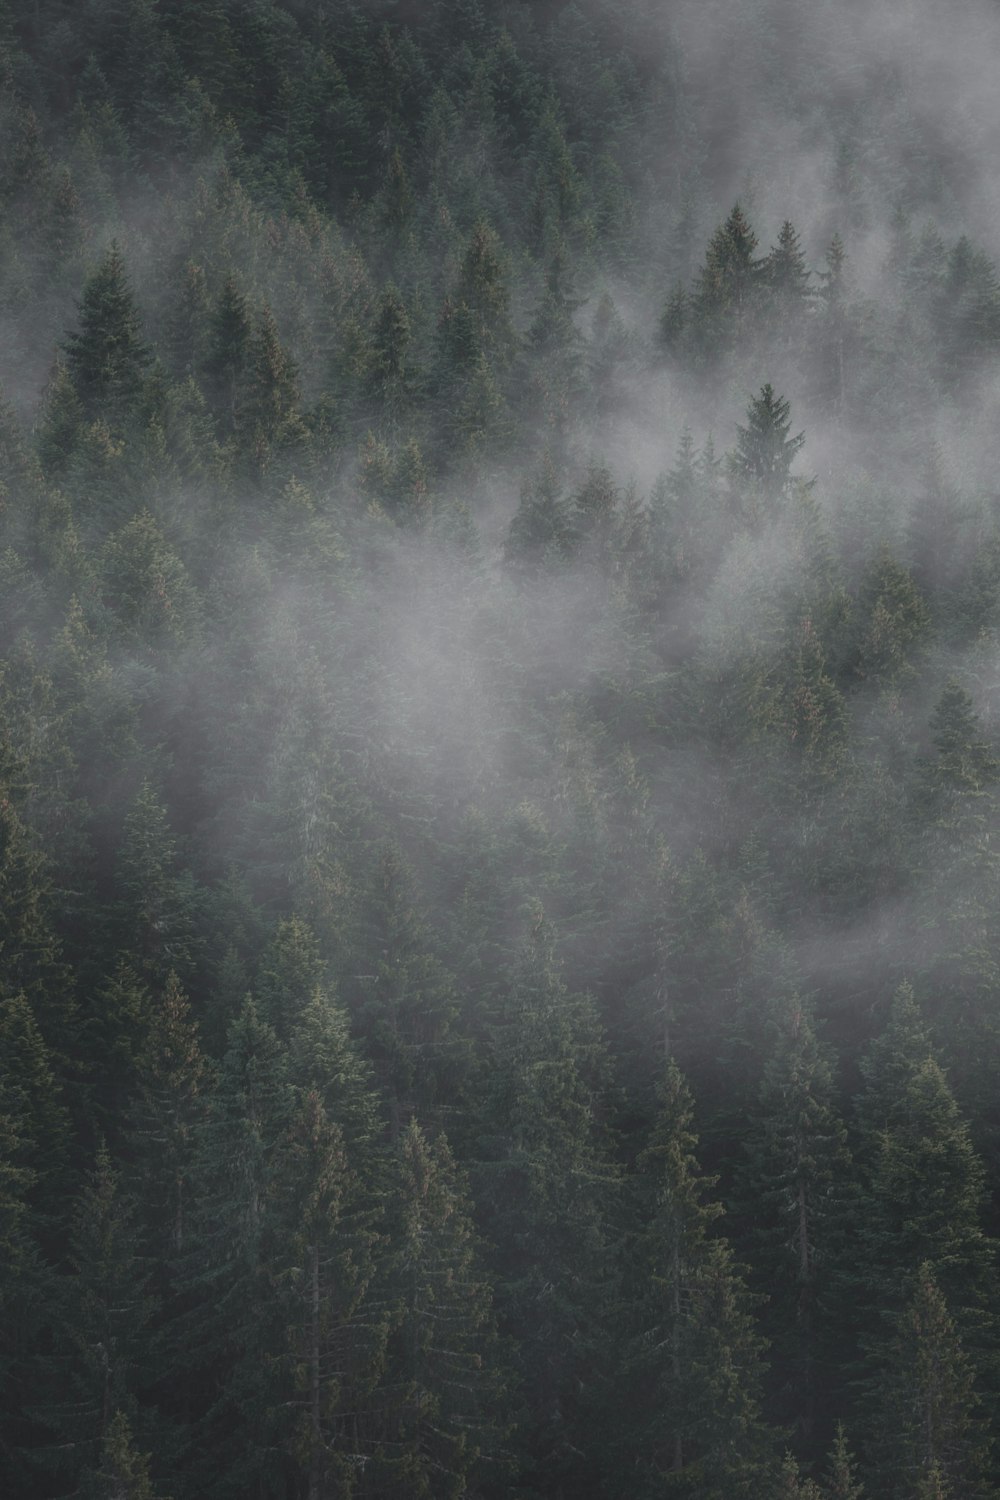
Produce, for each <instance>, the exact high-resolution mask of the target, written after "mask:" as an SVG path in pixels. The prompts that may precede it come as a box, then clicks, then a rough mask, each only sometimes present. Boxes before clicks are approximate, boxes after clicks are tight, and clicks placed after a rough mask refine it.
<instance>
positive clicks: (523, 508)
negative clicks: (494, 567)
mask: <svg viewBox="0 0 1000 1500" xmlns="http://www.w3.org/2000/svg"><path fill="white" fill-rule="evenodd" d="M561 490H562V484H561V482H560V479H559V475H558V473H557V471H556V466H555V464H554V462H553V460H552V457H551V455H550V454H546V456H545V459H544V460H543V463H542V467H541V470H540V472H539V474H538V476H537V477H536V478H534V479H533V480H529V481H527V482H526V483H525V484H524V485H523V486H522V489H521V499H520V503H519V505H518V508H517V511H516V513H515V515H514V518H513V520H512V521H511V523H510V531H509V533H508V536H507V542H506V546H505V548H504V558H505V561H506V563H507V566H508V567H509V568H510V569H511V571H512V572H514V573H515V574H519V575H521V576H522V577H530V576H531V575H532V574H534V573H538V572H544V571H546V570H548V569H550V568H553V567H556V566H557V565H558V564H559V563H560V562H564V561H565V560H566V559H567V558H568V557H569V556H570V555H571V552H572V548H573V542H574V535H575V528H574V524H573V516H572V512H571V510H570V507H569V504H568V502H567V500H565V499H564V498H563V496H562V494H561Z"/></svg>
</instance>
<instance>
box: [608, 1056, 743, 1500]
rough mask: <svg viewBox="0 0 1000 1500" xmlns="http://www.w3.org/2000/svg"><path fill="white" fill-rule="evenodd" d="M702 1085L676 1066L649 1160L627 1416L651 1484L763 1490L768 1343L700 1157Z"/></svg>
mask: <svg viewBox="0 0 1000 1500" xmlns="http://www.w3.org/2000/svg"><path fill="white" fill-rule="evenodd" d="M692 1113H693V1106H692V1100H691V1095H690V1092H689V1090H688V1088H687V1085H686V1084H685V1083H684V1081H683V1079H682V1077H681V1074H680V1071H679V1069H678V1068H677V1065H676V1064H675V1063H674V1062H673V1060H671V1061H670V1062H669V1063H668V1066H667V1071H666V1077H665V1080H664V1083H663V1087H662V1090H661V1095H660V1107H659V1111H658V1114H657V1118H656V1122H655V1125H654V1128H653V1133H652V1137H651V1139H650V1142H649V1145H648V1146H647V1147H646V1148H645V1150H644V1151H643V1153H642V1155H641V1156H640V1158H639V1161H638V1164H637V1165H638V1169H639V1173H640V1178H639V1195H640V1197H639V1213H640V1216H641V1224H642V1228H641V1229H640V1232H639V1235H638V1238H637V1243H636V1256H635V1263H634V1265H633V1266H632V1267H631V1268H630V1280H631V1278H634V1281H633V1283H632V1284H633V1285H634V1297H635V1306H634V1315H633V1318H632V1319H631V1320H630V1328H629V1338H628V1341H627V1344H626V1346H625V1353H624V1367H623V1369H622V1372H621V1373H622V1378H623V1387H622V1390H621V1393H620V1399H621V1401H622V1407H621V1420H622V1422H623V1424H624V1426H623V1431H624V1432H625V1433H626V1434H627V1437H626V1441H627V1443H628V1444H629V1446H630V1447H631V1448H632V1449H633V1450H634V1451H635V1452H636V1454H637V1456H638V1461H637V1464H636V1468H637V1470H638V1473H639V1474H640V1475H641V1476H642V1478H641V1484H642V1488H641V1491H640V1492H641V1493H642V1494H649V1495H650V1496H652V1495H654V1494H657V1493H663V1492H664V1490H666V1492H667V1493H670V1492H671V1487H672V1488H673V1489H674V1490H676V1491H677V1492H678V1493H685V1492H690V1493H697V1494H698V1495H700V1496H704V1497H705V1500H709V1497H713V1500H714V1497H719V1500H722V1497H724V1496H727V1495H728V1496H741V1495H746V1496H747V1497H748V1500H749V1497H750V1496H751V1495H754V1494H759V1493H760V1489H759V1486H760V1484H761V1483H762V1482H763V1481H765V1480H766V1477H767V1474H768V1467H769V1458H768V1454H767V1444H766V1435H765V1430H764V1428H763V1426H762V1422H761V1416H760V1383H761V1375H762V1361H761V1352H762V1347H763V1341H762V1339H761V1338H760V1336H759V1335H758V1333H757V1332H756V1329H755V1328H754V1324H753V1316H752V1311H751V1305H752V1304H751V1302H750V1298H749V1296H748V1294H747V1291H746V1288H745V1286H744V1285H743V1282H742V1280H741V1278H740V1275H739V1272H738V1270H737V1268H736V1266H735V1265H734V1263H733V1258H732V1253H731V1251H730V1249H729V1247H728V1245H727V1244H726V1242H725V1241H724V1240H722V1239H720V1238H718V1237H716V1236H715V1234H714V1232H713V1230H712V1225H713V1223H714V1221H715V1220H716V1219H717V1218H718V1217H719V1216H720V1215H721V1213H722V1207H721V1205H720V1204H719V1203H716V1202H712V1201H711V1200H709V1199H708V1193H709V1192H710V1191H711V1189H712V1187H713V1186H714V1180H713V1179H711V1178H706V1177H704V1176H703V1175H702V1173H701V1172H700V1170H699V1168H698V1164H697V1161H696V1158H695V1155H694V1151H695V1146H696V1137H695V1135H694V1133H693V1130H692V1128H691V1127H692Z"/></svg>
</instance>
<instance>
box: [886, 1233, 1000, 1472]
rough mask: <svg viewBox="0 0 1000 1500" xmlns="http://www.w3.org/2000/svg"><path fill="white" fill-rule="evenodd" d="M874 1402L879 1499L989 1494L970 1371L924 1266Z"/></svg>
mask: <svg viewBox="0 0 1000 1500" xmlns="http://www.w3.org/2000/svg"><path fill="white" fill-rule="evenodd" d="M879 1396H880V1399H879V1404H878V1408H877V1411H876V1413H875V1415H876V1419H877V1427H876V1430H875V1432H874V1434H873V1438H872V1444H871V1470H872V1477H873V1479H874V1481H875V1482H876V1483H877V1484H878V1486H879V1488H878V1491H877V1492H878V1493H879V1494H885V1495H887V1496H889V1497H891V1500H896V1497H899V1500H904V1497H906V1500H908V1497H909V1496H911V1495H914V1494H916V1495H919V1496H924V1495H935V1494H938V1495H953V1496H956V1497H958V1496H965V1497H968V1500H980V1497H985V1496H987V1495H988V1494H991V1493H992V1490H991V1488H990V1487H989V1485H988V1484H987V1482H986V1470H987V1465H988V1454H989V1448H990V1436H989V1429H988V1424H987V1420H986V1417H985V1414H984V1413H983V1411H982V1409H981V1405H980V1400H979V1397H978V1395H977V1392H976V1388H975V1378H974V1373H973V1367H972V1364H971V1362H970V1360H969V1359H968V1356H967V1355H966V1353H965V1350H964V1349H963V1347H962V1341H961V1339H960V1338H959V1336H958V1333H957V1330H956V1327H955V1323H954V1321H953V1319H952V1318H951V1316H950V1314H949V1311H948V1307H947V1305H946V1303H945V1299H944V1297H943V1296H942V1294H941V1291H940V1288H939V1287H938V1285H937V1281H936V1279H935V1276H934V1273H933V1270H932V1268H931V1266H930V1265H929V1264H928V1263H926V1262H925V1263H923V1264H922V1265H921V1266H920V1267H919V1270H918V1271H917V1274H916V1277H915V1286H914V1289H913V1292H912V1294H911V1297H910V1299H909V1300H908V1302H907V1304H906V1306H905V1308H904V1310H903V1311H902V1312H901V1314H899V1316H898V1318H897V1324H896V1330H895V1334H894V1338H893V1341H892V1344H891V1345H890V1347H889V1349H888V1351H887V1357H886V1362H885V1365H884V1366H883V1372H882V1375H881V1380H880V1388H879Z"/></svg>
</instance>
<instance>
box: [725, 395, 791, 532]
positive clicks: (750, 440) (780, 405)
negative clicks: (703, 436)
mask: <svg viewBox="0 0 1000 1500" xmlns="http://www.w3.org/2000/svg"><path fill="white" fill-rule="evenodd" d="M791 426H792V419H791V404H790V402H788V401H786V400H784V399H783V397H781V396H779V395H777V394H776V392H775V390H774V387H773V386H772V385H771V384H770V383H768V384H767V385H763V386H761V390H760V395H759V396H755V397H753V399H752V400H751V402H750V405H749V406H748V407H747V425H746V427H737V429H736V431H737V434H738V436H737V440H736V451H735V453H734V454H733V458H732V474H733V479H734V481H735V483H736V485H737V487H738V488H739V489H741V490H742V491H744V492H745V493H746V499H745V500H744V504H746V505H748V507H749V509H750V511H751V514H752V513H753V510H754V506H755V502H756V504H757V505H758V506H760V505H763V506H764V507H767V508H769V507H773V505H774V502H775V501H776V500H777V499H778V497H779V496H780V495H781V494H782V492H783V491H784V490H785V488H786V487H787V485H788V483H789V481H790V479H791V468H792V464H793V463H794V462H795V459H796V457H797V456H798V454H799V452H800V450H801V448H802V447H803V445H804V443H805V440H806V439H805V433H803V432H800V433H797V434H796V436H794V437H790V436H789V433H790V431H791Z"/></svg>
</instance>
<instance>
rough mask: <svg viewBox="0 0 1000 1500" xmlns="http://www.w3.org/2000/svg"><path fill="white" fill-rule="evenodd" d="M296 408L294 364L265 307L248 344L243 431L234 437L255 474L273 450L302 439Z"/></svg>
mask: <svg viewBox="0 0 1000 1500" xmlns="http://www.w3.org/2000/svg"><path fill="white" fill-rule="evenodd" d="M298 404H299V386H298V375H297V371H296V368H295V363H294V361H293V360H292V358H291V356H290V354H289V353H288V351H287V350H286V349H285V348H283V346H282V344H281V340H280V339H279V337H278V328H277V324H276V323H275V321H274V314H273V313H272V312H271V310H270V308H268V307H265V308H264V310H263V311H262V313H261V314H260V317H259V318H258V321H257V327H256V330H255V332H254V336H253V339H252V341H251V344H250V350H249V368H248V377H247V391H246V402H245V406H244V408H243V411H242V413H241V427H242V429H243V430H242V432H240V433H238V435H239V436H241V437H242V440H243V442H244V444H245V445H246V446H248V447H249V449H250V451H251V453H252V455H253V462H254V466H255V468H256V470H257V472H258V473H260V474H263V473H264V472H265V470H266V469H267V467H268V465H269V463H270V461H271V457H272V454H273V453H274V452H275V451H276V450H279V449H281V448H282V447H285V446H287V445H288V444H289V443H290V442H291V441H293V440H294V439H295V438H296V437H302V436H304V432H305V429H304V428H303V427H302V426H301V424H300V423H299V422H298V421H297V409H298Z"/></svg>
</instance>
